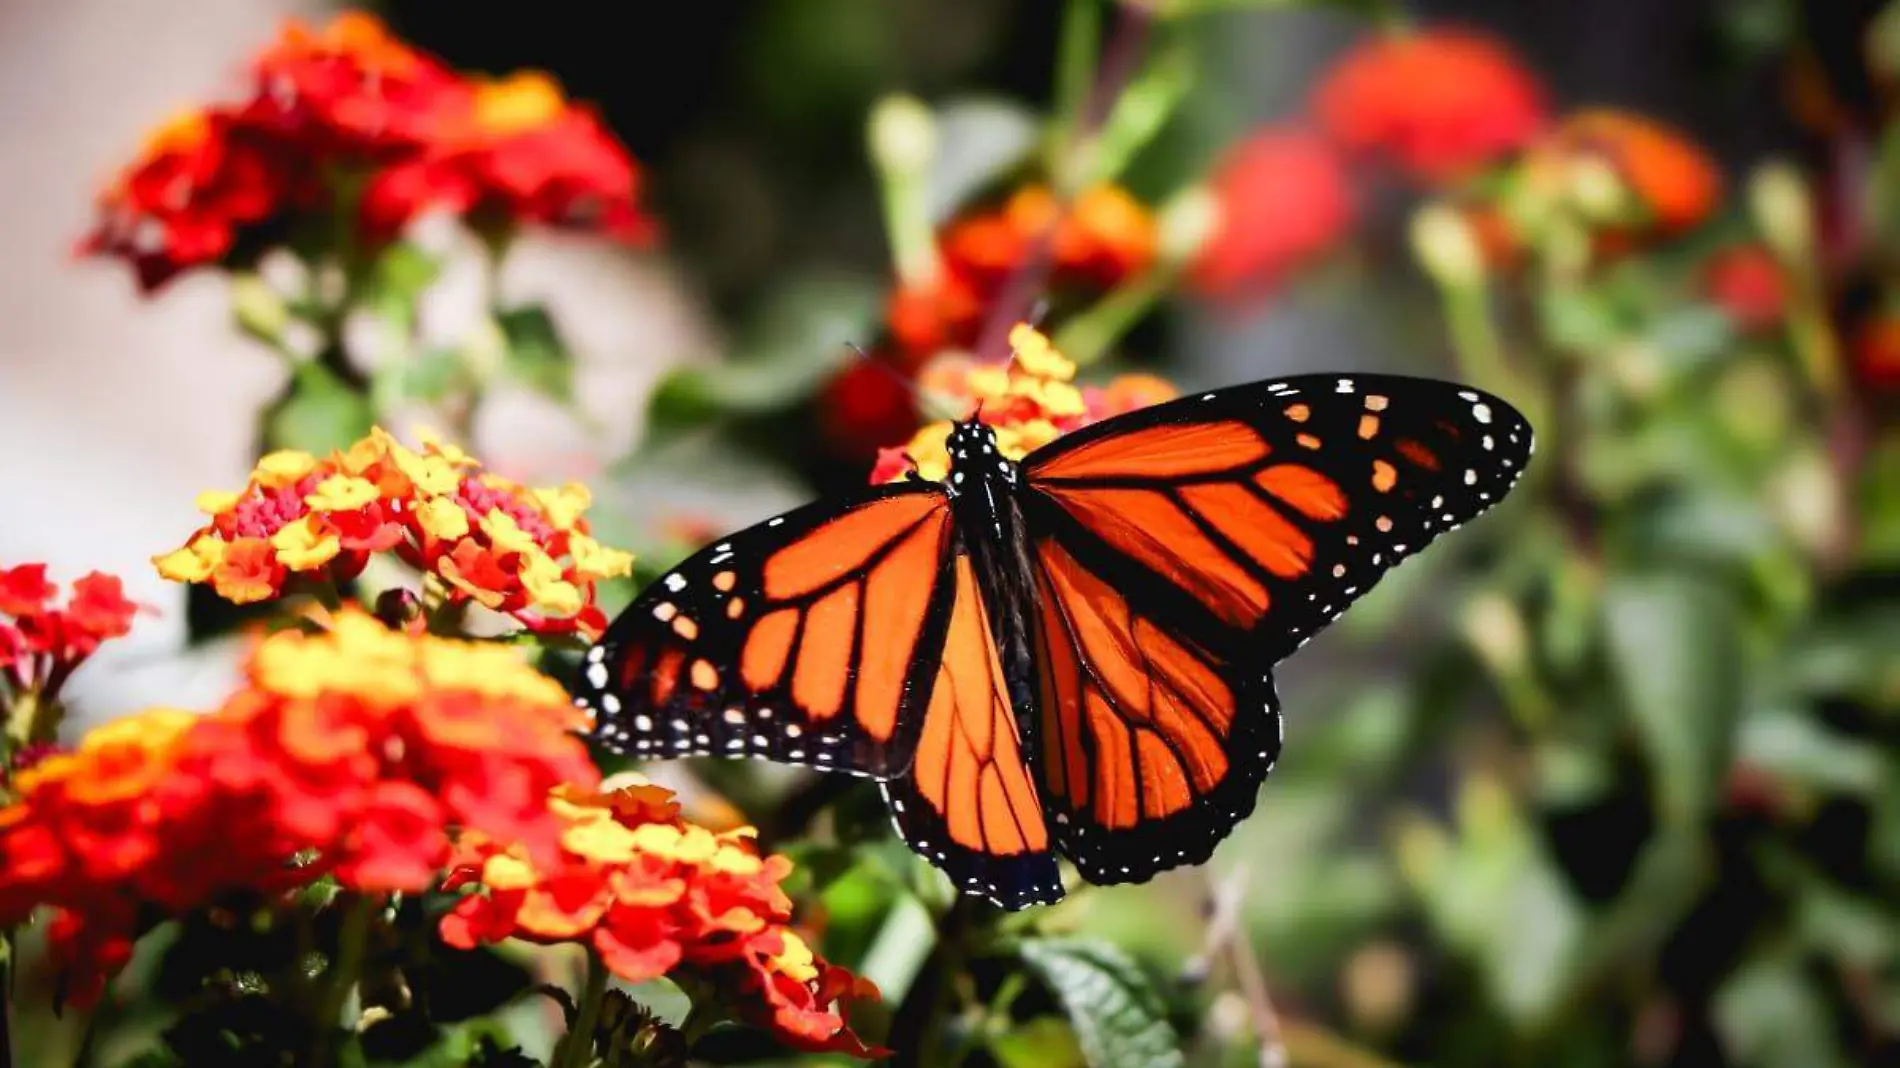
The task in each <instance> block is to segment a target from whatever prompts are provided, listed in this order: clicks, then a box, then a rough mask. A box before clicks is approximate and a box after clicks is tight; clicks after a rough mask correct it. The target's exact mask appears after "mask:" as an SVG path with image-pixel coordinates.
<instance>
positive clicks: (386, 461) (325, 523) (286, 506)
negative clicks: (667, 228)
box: [154, 429, 633, 636]
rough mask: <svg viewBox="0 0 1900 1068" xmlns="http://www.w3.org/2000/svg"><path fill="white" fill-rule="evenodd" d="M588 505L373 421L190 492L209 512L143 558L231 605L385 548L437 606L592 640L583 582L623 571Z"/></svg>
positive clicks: (595, 615)
mask: <svg viewBox="0 0 1900 1068" xmlns="http://www.w3.org/2000/svg"><path fill="white" fill-rule="evenodd" d="M591 503H592V498H591V496H590V495H589V493H588V491H587V488H586V487H585V486H582V485H580V484H578V483H571V484H569V485H566V486H563V487H560V488H557V489H528V488H526V487H523V486H521V485H519V484H517V483H515V482H513V481H510V480H509V479H506V478H502V477H501V476H499V475H494V474H489V473H486V472H484V471H483V470H482V466H481V464H479V463H478V462H476V461H475V460H474V459H473V458H472V457H470V456H469V455H468V454H467V453H464V452H462V451H461V450H460V449H458V448H456V447H454V446H452V445H445V444H442V443H440V442H434V441H431V442H428V443H425V444H424V445H423V446H422V448H421V449H419V450H413V449H410V448H408V447H406V446H404V445H403V444H402V443H400V442H398V441H397V440H396V439H395V438H393V437H391V436H390V435H389V434H387V433H385V432H384V431H382V430H380V429H378V430H375V431H372V432H371V433H370V435H369V437H366V438H364V439H363V440H361V441H359V442H357V443H356V444H355V445H352V446H351V447H350V448H348V449H346V450H342V451H340V452H336V453H334V454H332V455H331V456H330V457H329V458H327V459H318V458H317V457H315V456H312V455H310V454H309V453H304V452H296V451H280V452H274V453H271V454H270V455H268V456H265V457H264V458H263V459H261V460H259V461H258V462H257V467H256V469H255V470H253V471H252V472H251V477H250V480H249V482H248V483H247V484H246V485H245V487H244V489H243V490H241V491H239V492H237V493H216V492H213V493H205V494H202V495H200V497H199V499H198V504H199V508H200V510H202V511H203V512H205V513H206V514H207V515H209V516H210V517H211V521H210V522H209V523H207V524H206V525H205V526H203V527H201V528H200V529H199V530H198V531H197V532H196V533H194V534H193V535H192V536H191V537H190V539H188V540H187V541H186V543H185V544H184V545H183V546H182V547H180V548H178V549H176V550H174V551H172V552H170V553H166V554H164V555H162V556H159V557H156V558H154V562H155V563H156V564H157V565H158V570H159V573H160V574H161V575H163V576H165V577H166V578H168V579H172V580H174V581H179V582H202V583H208V584H210V585H211V587H212V588H213V589H215V590H216V591H217V592H218V594H219V596H222V597H224V598H226V599H227V600H231V601H235V602H237V603H240V604H244V603H249V602H253V601H263V600H268V599H270V598H273V597H278V596H281V595H282V594H283V593H284V592H285V589H286V588H287V587H288V586H290V585H291V584H292V582H293V581H295V580H299V579H301V580H306V581H314V582H318V583H324V582H340V581H345V580H348V579H350V578H353V577H355V576H356V575H357V574H359V573H360V572H361V571H362V570H363V565H364V564H365V563H366V562H367V560H368V558H369V556H370V554H372V553H377V552H394V553H395V554H397V555H398V556H399V557H401V558H402V559H403V560H404V561H406V562H408V563H409V564H411V565H413V566H415V567H417V568H419V569H421V570H422V571H423V572H424V573H426V574H428V575H430V576H432V577H433V580H434V581H435V582H437V583H438V584H439V586H440V588H441V589H442V590H443V591H444V592H445V594H446V596H447V598H448V599H449V601H450V603H460V602H473V603H476V604H480V605H481V606H482V607H484V608H487V609H490V610H491V611H495V612H500V613H503V614H506V615H510V616H513V617H514V618H515V619H517V620H519V621H521V622H522V623H523V624H524V625H526V626H528V627H529V628H531V629H533V630H536V631H541V632H567V631H578V632H580V633H582V634H584V635H588V636H593V635H596V634H598V633H599V632H600V630H601V629H602V628H603V627H604V626H605V623H606V620H605V618H604V616H603V615H602V613H601V611H600V609H599V607H598V606H597V604H596V598H595V590H596V584H597V583H598V582H599V581H600V580H602V579H609V578H616V577H619V576H623V575H626V574H629V573H630V572H631V570H632V567H633V558H632V556H630V555H629V554H627V553H624V552H620V551H618V550H615V549H609V548H607V547H605V546H603V545H601V544H600V543H599V542H598V541H595V540H594V538H593V536H592V535H591V534H590V533H589V527H588V524H587V520H586V519H585V518H584V513H585V512H586V510H587V508H588V506H589V505H590V504H591Z"/></svg>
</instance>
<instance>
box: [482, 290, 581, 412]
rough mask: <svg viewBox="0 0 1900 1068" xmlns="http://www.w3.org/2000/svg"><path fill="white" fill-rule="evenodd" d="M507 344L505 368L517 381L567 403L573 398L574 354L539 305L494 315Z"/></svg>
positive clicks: (545, 310) (512, 309) (545, 311)
mask: <svg viewBox="0 0 1900 1068" xmlns="http://www.w3.org/2000/svg"><path fill="white" fill-rule="evenodd" d="M495 325H496V326H497V327H499V328H500V330H501V335H502V340H503V343H504V345H505V346H506V350H505V353H504V356H503V363H502V366H503V369H504V370H505V371H506V372H507V374H508V375H509V376H510V377H512V378H514V379H515V380H516V381H518V382H520V383H522V384H523V385H526V386H528V387H529V388H530V389H533V390H535V391H536V392H539V393H541V394H543V395H545V396H547V397H550V398H552V399H554V400H556V401H560V402H561V403H563V404H565V403H568V402H570V401H572V400H573V399H574V356H573V354H572V353H571V352H569V351H568V348H567V344H566V343H565V342H564V341H562V340H561V333H560V331H559V330H557V329H556V328H555V326H554V319H553V317H552V316H550V315H549V314H548V310H547V309H546V308H544V307H542V306H541V305H539V304H528V305H524V306H522V307H519V308H509V309H507V310H505V311H503V312H501V313H499V314H498V315H496V316H495Z"/></svg>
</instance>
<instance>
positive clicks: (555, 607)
mask: <svg viewBox="0 0 1900 1068" xmlns="http://www.w3.org/2000/svg"><path fill="white" fill-rule="evenodd" d="M523 559H524V561H525V563H526V566H525V567H523V568H522V569H521V587H522V589H525V590H527V591H528V599H529V600H531V601H533V602H534V607H535V608H536V610H538V611H540V612H541V613H542V614H543V615H548V616H555V617H559V618H566V617H567V616H571V615H574V614H576V613H578V612H579V611H580V610H581V609H582V608H583V607H585V606H586V604H587V598H586V597H585V596H583V595H582V594H581V591H580V587H578V586H576V585H574V584H573V583H571V582H569V581H567V579H566V577H565V576H564V575H563V574H562V573H561V565H560V564H557V563H555V562H554V560H553V558H552V557H550V556H548V554H546V553H544V552H541V551H540V550H538V549H537V550H535V551H534V552H533V553H531V554H529V555H527V556H525V557H524V558H523Z"/></svg>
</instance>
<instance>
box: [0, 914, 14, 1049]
mask: <svg viewBox="0 0 1900 1068" xmlns="http://www.w3.org/2000/svg"><path fill="white" fill-rule="evenodd" d="M0 1068H13V932H12V931H11V930H8V931H5V932H0Z"/></svg>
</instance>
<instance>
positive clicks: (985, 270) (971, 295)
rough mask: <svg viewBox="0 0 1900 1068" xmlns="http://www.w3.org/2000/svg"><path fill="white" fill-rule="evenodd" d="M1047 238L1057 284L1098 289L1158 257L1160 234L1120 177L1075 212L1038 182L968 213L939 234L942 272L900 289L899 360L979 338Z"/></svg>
mask: <svg viewBox="0 0 1900 1068" xmlns="http://www.w3.org/2000/svg"><path fill="white" fill-rule="evenodd" d="M1045 240H1047V241H1048V244H1049V252H1048V254H1049V278H1048V284H1049V287H1050V288H1052V289H1056V290H1061V289H1064V288H1071V289H1082V290H1085V291H1087V292H1094V293H1099V292H1104V291H1106V290H1109V289H1112V288H1114V287H1115V286H1116V285H1118V284H1120V283H1122V282H1125V281H1127V280H1128V279H1130V278H1133V277H1135V276H1136V275H1138V274H1139V273H1140V272H1142V271H1143V270H1145V269H1146V268H1147V267H1148V266H1149V265H1150V264H1152V263H1153V262H1154V258H1155V253H1156V241H1157V233H1156V226H1155V220H1154V215H1153V213H1152V212H1151V211H1150V210H1149V209H1148V208H1147V206H1145V205H1143V204H1142V203H1141V202H1140V201H1138V200H1136V199H1135V198H1134V197H1133V196H1132V195H1130V194H1129V193H1128V192H1127V191H1126V190H1124V189H1122V188H1120V187H1119V186H1113V185H1100V186H1096V187H1093V188H1091V189H1088V190H1084V191H1083V192H1082V193H1080V194H1078V195H1077V196H1076V198H1075V202H1074V203H1073V204H1072V205H1070V206H1069V209H1068V210H1067V212H1061V211H1060V205H1059V203H1058V202H1057V200H1056V197H1055V194H1054V193H1053V192H1052V191H1051V190H1050V189H1049V187H1047V186H1044V185H1039V184H1038V185H1028V186H1024V187H1022V188H1021V189H1018V190H1016V191H1015V192H1014V193H1012V194H1010V195H1009V196H1008V197H1007V198H1005V199H1004V200H1003V201H1002V202H1001V203H1000V204H996V205H993V206H983V207H980V208H978V209H976V210H974V211H970V212H966V213H965V214H963V215H961V216H960V217H958V218H957V219H956V220H954V221H952V222H951V223H950V224H949V225H947V226H945V227H944V228H943V230H942V231H941V232H940V233H939V234H938V240H937V252H938V261H939V262H938V269H937V270H936V271H935V272H934V276H933V277H931V278H930V279H928V280H927V281H923V282H918V283H913V284H908V285H903V286H899V287H898V288H897V289H896V291H894V292H893V293H892V294H891V298H890V305H889V308H888V315H889V324H890V334H891V341H892V344H893V345H894V347H895V349H896V356H897V362H898V363H899V365H900V366H903V367H906V368H915V367H917V366H918V365H919V364H921V363H922V362H923V361H924V360H926V359H928V358H930V357H932V356H935V355H936V354H938V353H939V352H942V351H944V350H946V349H962V350H968V349H969V348H971V347H972V346H974V345H975V344H976V343H977V340H978V334H979V332H980V331H981V329H982V326H983V321H984V317H985V316H986V315H987V314H988V313H989V310H990V308H991V306H993V305H994V304H995V302H996V300H997V298H998V297H999V296H1000V295H1001V293H1002V290H1003V287H1004V286H1005V285H1007V284H1008V282H1009V279H1010V278H1011V277H1012V276H1013V275H1014V274H1015V272H1016V271H1017V270H1019V269H1020V268H1022V267H1023V265H1024V264H1025V263H1027V262H1028V261H1029V259H1030V257H1031V256H1032V255H1033V254H1034V253H1035V252H1036V249H1037V247H1038V246H1039V245H1040V244H1041V243H1042V242H1044V241H1045Z"/></svg>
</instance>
